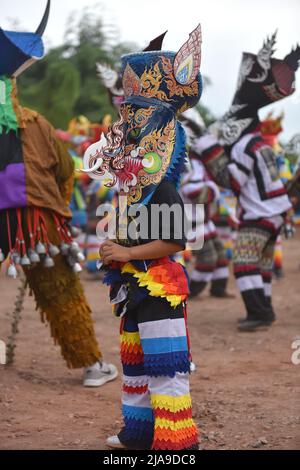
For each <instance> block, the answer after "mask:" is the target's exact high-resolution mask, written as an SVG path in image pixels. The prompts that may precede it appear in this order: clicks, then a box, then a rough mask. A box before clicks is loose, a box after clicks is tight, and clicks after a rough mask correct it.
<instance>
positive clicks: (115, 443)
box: [106, 436, 125, 449]
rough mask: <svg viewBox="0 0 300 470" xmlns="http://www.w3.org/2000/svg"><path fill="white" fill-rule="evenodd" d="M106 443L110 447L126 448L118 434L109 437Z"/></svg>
mask: <svg viewBox="0 0 300 470" xmlns="http://www.w3.org/2000/svg"><path fill="white" fill-rule="evenodd" d="M106 445H107V447H110V448H111V449H125V446H123V444H122V442H121V441H120V439H119V438H118V436H110V437H108V438H107V439H106Z"/></svg>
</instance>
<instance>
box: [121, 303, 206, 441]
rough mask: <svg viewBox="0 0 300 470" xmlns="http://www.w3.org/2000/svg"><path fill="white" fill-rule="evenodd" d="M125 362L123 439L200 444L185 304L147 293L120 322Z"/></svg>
mask: <svg viewBox="0 0 300 470" xmlns="http://www.w3.org/2000/svg"><path fill="white" fill-rule="evenodd" d="M121 360H122V364H123V373H124V377H123V396H122V412H123V417H124V428H123V429H122V431H121V432H120V434H119V439H120V440H121V442H122V443H123V444H124V445H125V446H126V447H129V448H135V449H153V450H164V449H172V450H183V449H189V448H197V446H198V432H197V428H196V426H195V424H194V421H193V419H192V408H191V397H190V391H189V378H188V374H189V369H190V359H189V344H188V336H187V327H186V321H185V313H184V307H183V305H182V304H180V305H179V306H178V307H176V308H175V309H173V308H171V307H170V305H169V304H168V302H167V301H166V300H163V299H153V298H152V299H151V300H150V299H149V298H148V299H146V300H145V301H143V302H142V303H140V304H139V306H138V307H137V308H135V309H134V310H131V311H128V312H127V313H126V315H125V317H124V319H123V321H122V323H121Z"/></svg>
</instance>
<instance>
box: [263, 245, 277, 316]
mask: <svg viewBox="0 0 300 470" xmlns="http://www.w3.org/2000/svg"><path fill="white" fill-rule="evenodd" d="M275 244H276V236H273V237H271V238H270V240H269V241H268V243H267V245H266V246H265V249H264V251H263V253H262V258H261V262H260V269H261V275H262V279H263V283H264V292H265V298H266V301H267V305H268V307H270V308H271V309H272V314H273V319H275V317H276V315H275V313H274V310H273V307H272V274H273V260H274V250H275Z"/></svg>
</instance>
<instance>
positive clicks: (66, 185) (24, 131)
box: [19, 107, 74, 217]
mask: <svg viewBox="0 0 300 470" xmlns="http://www.w3.org/2000/svg"><path fill="white" fill-rule="evenodd" d="M19 112H20V113H21V115H20V121H21V122H20V127H21V140H22V147H23V159H24V163H25V172H26V193H27V201H28V205H29V206H36V207H42V208H46V209H51V210H54V211H55V212H57V213H58V214H61V215H62V216H64V217H71V215H72V214H71V211H70V209H69V207H68V203H69V198H70V188H71V186H72V178H73V172H74V165H73V161H72V158H71V156H70V155H69V154H68V152H67V150H66V149H65V148H64V147H63V145H62V144H61V143H60V142H59V140H58V139H57V137H56V135H55V130H54V128H53V127H52V126H51V125H50V124H49V122H48V121H46V119H44V118H43V117H42V116H41V115H40V114H38V113H36V112H34V111H31V110H29V109H27V108H22V107H20V108H19Z"/></svg>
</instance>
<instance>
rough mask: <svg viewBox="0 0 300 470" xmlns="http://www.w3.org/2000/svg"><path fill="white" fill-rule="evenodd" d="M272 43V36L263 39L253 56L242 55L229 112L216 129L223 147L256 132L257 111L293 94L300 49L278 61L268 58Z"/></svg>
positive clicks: (270, 56) (274, 37) (270, 55)
mask: <svg viewBox="0 0 300 470" xmlns="http://www.w3.org/2000/svg"><path fill="white" fill-rule="evenodd" d="M275 42H276V33H275V34H273V36H271V37H270V38H267V40H266V41H265V42H264V44H263V47H262V48H261V50H260V51H259V52H258V54H257V55H255V54H250V53H244V54H243V58H242V63H241V67H240V72H239V78H238V85H237V90H236V93H235V95H234V98H233V102H232V105H231V108H230V109H229V111H228V112H227V113H226V114H225V115H224V116H223V118H222V119H220V121H218V123H217V126H216V128H217V129H218V137H219V138H220V141H221V143H222V144H223V145H233V144H234V143H235V142H236V141H237V140H238V139H239V138H240V137H241V136H242V135H243V134H245V133H247V132H251V130H253V129H254V128H256V127H257V125H258V123H259V120H258V115H257V112H258V110H259V109H260V108H262V107H264V106H266V105H268V104H270V103H273V102H275V101H279V100H281V99H283V98H285V97H287V96H290V95H291V94H292V93H294V91H295V72H296V70H297V69H298V63H299V60H300V47H299V46H297V47H296V48H295V49H292V51H291V52H290V53H289V54H288V55H287V56H286V57H285V58H284V59H283V60H279V59H275V58H273V57H272V55H273V53H274V46H275Z"/></svg>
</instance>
